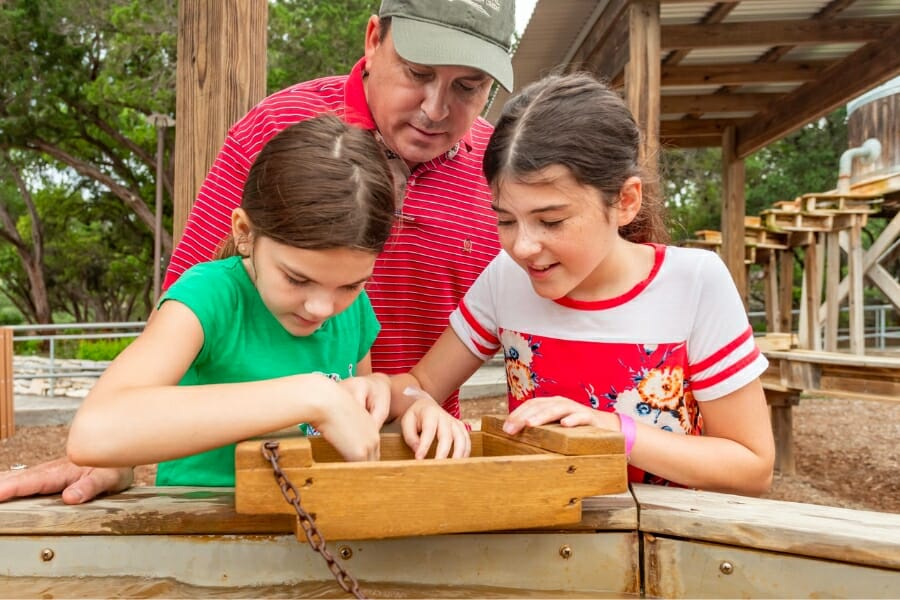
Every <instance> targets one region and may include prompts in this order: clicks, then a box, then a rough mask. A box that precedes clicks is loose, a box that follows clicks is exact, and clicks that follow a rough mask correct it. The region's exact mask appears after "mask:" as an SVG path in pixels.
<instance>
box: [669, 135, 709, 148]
mask: <svg viewBox="0 0 900 600" xmlns="http://www.w3.org/2000/svg"><path fill="white" fill-rule="evenodd" d="M659 145H660V147H662V148H666V149H670V148H718V147H719V146H721V145H722V136H721V135H716V134H713V133H710V134H707V135H696V136H691V137H668V136H660V138H659Z"/></svg>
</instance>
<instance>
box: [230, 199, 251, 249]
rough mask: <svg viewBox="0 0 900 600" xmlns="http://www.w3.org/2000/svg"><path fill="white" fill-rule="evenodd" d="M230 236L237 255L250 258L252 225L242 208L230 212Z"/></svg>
mask: <svg viewBox="0 0 900 600" xmlns="http://www.w3.org/2000/svg"><path fill="white" fill-rule="evenodd" d="M231 235H232V236H233V237H234V245H235V247H236V248H237V251H238V254H240V255H241V256H250V249H251V248H252V247H253V224H252V223H251V222H250V217H248V216H247V213H246V212H245V211H244V209H243V208H236V209H234V210H233V211H232V212H231Z"/></svg>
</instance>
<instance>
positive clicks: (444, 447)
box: [389, 327, 483, 458]
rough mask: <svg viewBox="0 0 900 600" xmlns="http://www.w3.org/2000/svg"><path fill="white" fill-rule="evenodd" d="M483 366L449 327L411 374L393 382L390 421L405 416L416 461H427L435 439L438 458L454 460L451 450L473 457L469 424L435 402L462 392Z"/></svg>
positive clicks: (403, 423)
mask: <svg viewBox="0 0 900 600" xmlns="http://www.w3.org/2000/svg"><path fill="white" fill-rule="evenodd" d="M482 362H483V361H482V360H481V359H480V358H479V357H477V356H475V355H474V354H472V353H471V352H470V351H469V349H468V348H466V346H465V345H464V344H463V343H462V342H461V341H460V339H459V338H458V337H457V336H456V333H454V331H453V329H452V328H450V327H448V328H447V329H445V330H444V333H442V334H441V337H439V338H438V339H437V341H436V342H435V343H434V345H433V346H432V347H431V349H430V350H429V351H428V352H427V353H426V354H425V356H423V357H422V359H421V360H420V361H419V362H418V364H416V366H415V367H413V368H412V370H411V371H410V372H409V373H404V374H401V375H395V376H393V377H392V378H391V412H390V416H389V418H390V419H395V418H397V417H400V416H402V418H401V423H400V425H401V430H402V431H403V437H404V439H405V440H406V443H407V444H408V445H409V447H410V448H412V449H413V450H414V451H415V453H416V458H424V457H425V455H426V454H427V452H428V449H429V448H430V447H431V444H432V442H433V441H434V440H435V438H437V444H438V445H437V447H436V449H435V457H436V458H445V457H447V456H450V449H451V447H452V449H453V454H452V456H453V457H454V458H458V457H464V456H468V455H469V452H470V451H471V442H470V440H469V434H468V430H467V429H466V427H465V424H464V423H462V421H460V420H458V419H455V418H453V417H452V416H451V415H449V414H448V413H447V411H445V410H444V409H443V408H441V406H440V404H438V403H437V402H436V401H435V400H434V399H435V398H439V399H444V398H446V397H447V396H449V395H450V394H452V393H453V392H454V390H457V389H459V387H460V386H461V385H462V384H463V383H465V382H466V380H467V379H468V378H469V377H471V376H472V374H473V373H474V372H475V371H477V370H478V367H480V366H481V364H482ZM417 390H422V391H424V392H425V394H422V393H421V392H418V391H417Z"/></svg>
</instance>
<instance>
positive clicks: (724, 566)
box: [719, 560, 734, 575]
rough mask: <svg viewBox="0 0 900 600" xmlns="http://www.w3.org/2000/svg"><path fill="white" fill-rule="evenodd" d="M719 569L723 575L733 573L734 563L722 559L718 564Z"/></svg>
mask: <svg viewBox="0 0 900 600" xmlns="http://www.w3.org/2000/svg"><path fill="white" fill-rule="evenodd" d="M719 571H721V572H722V574H723V575H731V574H732V573H734V565H733V564H731V562H729V561H727V560H723V561H722V562H721V563H720V564H719Z"/></svg>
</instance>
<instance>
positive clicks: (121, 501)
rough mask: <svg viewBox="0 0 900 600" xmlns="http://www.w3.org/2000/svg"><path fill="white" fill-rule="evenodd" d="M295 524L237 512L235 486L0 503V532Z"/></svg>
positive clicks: (262, 530)
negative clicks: (78, 501) (72, 500)
mask: <svg viewBox="0 0 900 600" xmlns="http://www.w3.org/2000/svg"><path fill="white" fill-rule="evenodd" d="M269 476H270V477H271V474H270V475H269ZM273 481H274V478H273ZM293 523H294V519H292V518H290V517H289V516H286V515H242V514H238V513H236V512H235V510H234V490H233V489H232V488H193V487H159V488H157V487H133V488H131V489H129V490H127V491H125V492H122V493H121V494H115V495H111V496H101V497H100V498H97V499H96V500H93V501H91V502H88V503H86V504H79V505H77V506H70V505H68V504H63V502H62V500H61V499H60V497H59V495H55V496H35V497H33V498H23V499H20V500H12V501H9V502H2V503H0V536H6V535H46V536H51V535H143V534H146V535H164V534H173V535H182V534H220V533H222V534H269V533H290V532H292V531H293V527H294V525H293Z"/></svg>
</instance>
